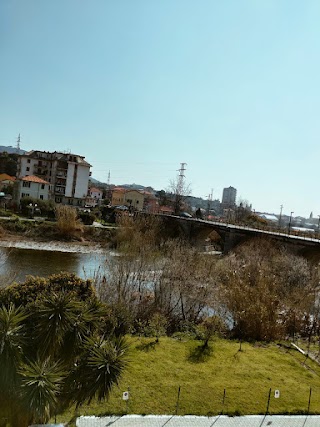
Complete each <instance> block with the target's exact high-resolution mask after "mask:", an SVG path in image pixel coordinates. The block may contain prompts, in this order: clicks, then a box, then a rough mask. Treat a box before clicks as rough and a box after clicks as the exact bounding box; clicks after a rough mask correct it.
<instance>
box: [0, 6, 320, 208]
mask: <svg viewBox="0 0 320 427" xmlns="http://www.w3.org/2000/svg"><path fill="white" fill-rule="evenodd" d="M319 22H320V1H319V0H315V1H312V0H306V1H301V0H286V1H285V0H223V1H221V0H54V1H53V0H0V145H15V143H16V138H17V135H18V134H19V133H21V148H23V149H26V150H31V149H38V150H47V151H54V150H57V151H71V152H74V153H76V154H80V155H83V156H85V157H86V160H88V161H89V162H90V163H91V164H92V166H93V168H92V172H93V177H95V178H97V179H99V180H102V181H104V182H106V181H107V177H108V171H109V170H110V173H111V182H112V183H114V184H124V183H129V184H131V183H139V184H142V185H151V186H152V187H154V188H155V189H158V190H160V189H167V188H168V187H169V182H170V180H172V179H174V178H175V177H176V174H177V169H179V166H180V163H181V162H186V163H187V170H186V181H187V182H188V183H190V184H191V188H192V195H194V196H200V197H207V196H208V194H209V193H210V192H211V189H213V197H214V198H219V199H221V195H222V190H223V187H228V186H230V185H231V186H234V187H236V188H237V190H238V196H239V197H241V198H243V199H247V200H248V201H249V202H251V203H252V204H253V207H254V208H255V209H256V210H260V211H268V212H275V213H278V212H279V211H280V205H281V204H283V205H284V213H287V214H290V212H291V211H294V215H306V216H309V214H310V212H311V211H313V214H314V216H316V215H318V214H320V198H319V191H318V183H319V178H320V167H319V159H320V144H319V136H320V117H319V116H320V84H319V81H320V25H319Z"/></svg>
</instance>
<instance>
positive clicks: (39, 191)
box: [14, 175, 50, 201]
mask: <svg viewBox="0 0 320 427" xmlns="http://www.w3.org/2000/svg"><path fill="white" fill-rule="evenodd" d="M14 189H15V199H16V200H18V201H20V200H21V199H23V198H24V197H32V198H34V199H39V200H48V199H49V191H50V184H49V182H47V181H45V180H44V179H41V178H39V177H37V176H33V175H30V176H25V177H23V178H20V179H17V180H16V181H15V184H14Z"/></svg>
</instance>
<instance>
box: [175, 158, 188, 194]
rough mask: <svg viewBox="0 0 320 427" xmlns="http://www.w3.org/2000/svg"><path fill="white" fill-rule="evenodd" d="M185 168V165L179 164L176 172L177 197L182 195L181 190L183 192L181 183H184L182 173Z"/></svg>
mask: <svg viewBox="0 0 320 427" xmlns="http://www.w3.org/2000/svg"><path fill="white" fill-rule="evenodd" d="M186 166H187V163H180V169H179V170H178V172H179V176H178V186H177V194H178V195H179V196H181V195H182V194H181V193H182V190H183V181H184V178H185V175H184V173H185V171H186Z"/></svg>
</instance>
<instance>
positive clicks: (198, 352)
mask: <svg viewBox="0 0 320 427" xmlns="http://www.w3.org/2000/svg"><path fill="white" fill-rule="evenodd" d="M212 353H213V348H212V347H211V346H210V345H203V344H201V345H198V346H197V347H195V348H191V349H190V351H189V354H188V356H187V359H188V361H189V362H192V363H203V362H206V361H207V360H208V359H209V358H210V357H211V356H212Z"/></svg>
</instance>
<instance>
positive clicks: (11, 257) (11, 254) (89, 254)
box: [0, 244, 111, 282]
mask: <svg viewBox="0 0 320 427" xmlns="http://www.w3.org/2000/svg"><path fill="white" fill-rule="evenodd" d="M26 246H27V247H0V276H2V277H4V276H7V277H8V279H9V280H10V279H11V280H12V278H13V279H14V281H15V282H23V281H24V280H25V278H26V276H27V275H32V276H43V277H45V276H48V275H50V274H55V273H60V272H62V271H65V272H70V273H75V274H77V275H78V276H80V277H82V278H93V277H94V275H95V273H96V272H97V271H98V269H99V267H100V266H103V265H104V264H105V262H106V259H107V257H110V256H111V255H110V254H111V253H110V252H107V251H103V250H101V249H97V248H88V247H84V248H83V247H80V248H79V247H73V246H70V247H69V249H71V250H72V252H68V251H67V250H68V245H64V246H58V247H57V246H56V245H53V247H52V249H53V250H50V244H49V246H48V244H47V246H46V247H45V248H42V249H39V248H38V249H35V248H37V247H39V245H38V244H34V246H32V245H31V247H30V245H29V247H28V245H26ZM76 248H78V249H77V250H75V249H76ZM11 280H10V281H11Z"/></svg>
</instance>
